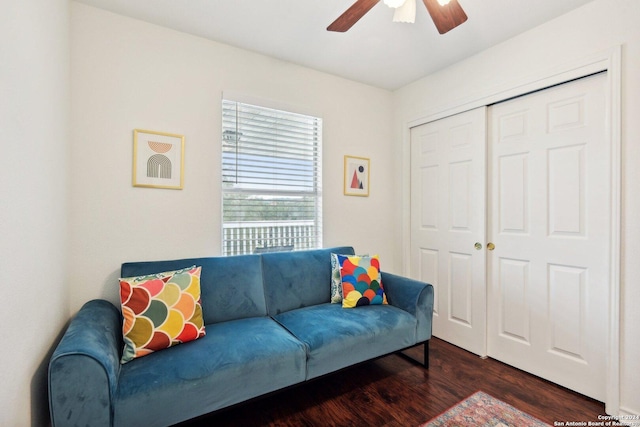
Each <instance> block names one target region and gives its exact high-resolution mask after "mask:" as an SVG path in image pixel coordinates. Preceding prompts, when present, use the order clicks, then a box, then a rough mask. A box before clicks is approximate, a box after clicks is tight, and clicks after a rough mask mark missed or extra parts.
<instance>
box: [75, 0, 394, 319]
mask: <svg viewBox="0 0 640 427" xmlns="http://www.w3.org/2000/svg"><path fill="white" fill-rule="evenodd" d="M71 12H72V13H71V17H72V21H71V70H72V90H71V93H72V121H71V123H72V138H71V165H72V166H71V208H70V224H71V233H70V239H71V245H70V247H71V267H70V275H71V277H70V282H69V286H70V287H71V308H72V310H77V309H78V308H79V307H80V305H81V304H82V303H84V302H85V301H87V300H89V299H91V298H106V299H108V300H111V301H114V302H115V301H117V296H118V293H117V286H118V282H117V277H118V271H119V267H120V264H121V263H122V262H124V261H136V260H151V259H172V258H182V257H197V256H215V255H219V254H220V252H221V242H220V238H221V236H220V234H221V232H220V228H221V215H220V209H221V208H220V176H221V172H220V134H221V102H220V100H221V94H222V92H223V91H232V92H235V93H240V94H245V95H247V96H249V97H253V98H259V99H265V100H268V102H274V103H277V104H279V105H286V106H291V107H292V108H294V109H300V110H301V111H304V112H311V113H314V114H317V115H320V116H321V117H322V118H323V119H324V129H323V131H324V147H323V162H324V167H323V192H324V246H333V245H340V244H347V245H353V246H354V247H355V248H356V250H357V251H362V252H369V253H373V252H375V253H380V255H381V257H382V258H381V259H382V262H383V268H386V269H388V270H391V271H393V270H394V269H395V267H396V266H395V260H394V257H395V254H396V253H397V251H395V247H394V243H395V242H396V240H397V239H395V238H394V234H393V227H392V226H391V224H392V219H393V211H394V206H393V205H392V204H390V203H389V202H388V201H389V200H391V199H392V198H393V194H394V191H395V189H394V188H393V170H392V168H391V167H390V166H391V164H390V162H389V159H390V158H392V148H391V144H390V141H391V134H392V125H391V115H392V111H391V106H392V94H391V92H389V91H386V90H381V89H376V88H373V87H370V86H366V85H363V84H360V83H355V82H352V81H348V80H344V79H341V78H337V77H335V76H331V75H328V74H324V73H320V72H316V71H312V70H310V69H307V68H303V67H299V66H296V65H293V64H290V63H286V62H282V61H278V60H275V59H273V58H269V57H265V56H261V55H257V54H254V53H250V52H247V51H244V50H240V49H236V48H233V47H230V46H227V45H223V44H220V43H215V42H212V41H209V40H205V39H201V38H198V37H194V36H191V35H187V34H184V33H180V32H176V31H173V30H169V29H166V28H162V27H159V26H154V25H151V24H147V23H143V22H140V21H136V20H133V19H129V18H125V17H122V16H119V15H115V14H112V13H109V12H105V11H102V10H99V9H96V8H92V7H89V6H85V5H81V4H78V3H72V6H71ZM136 128H141V129H151V130H157V131H164V132H171V133H178V134H183V135H185V150H186V154H185V186H184V190H181V191H176V190H159V189H145V188H134V187H132V185H131V164H132V131H133V129H136ZM345 154H350V155H356V156H363V157H370V158H371V170H372V175H371V196H370V197H368V198H363V197H346V196H344V195H343V191H342V183H343V156H344V155H345Z"/></svg>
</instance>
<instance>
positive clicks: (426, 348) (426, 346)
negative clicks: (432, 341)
mask: <svg viewBox="0 0 640 427" xmlns="http://www.w3.org/2000/svg"><path fill="white" fill-rule="evenodd" d="M423 365H424V368H425V369H429V340H426V341H425V342H424V363H423Z"/></svg>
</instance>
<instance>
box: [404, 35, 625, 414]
mask: <svg viewBox="0 0 640 427" xmlns="http://www.w3.org/2000/svg"><path fill="white" fill-rule="evenodd" d="M621 70H622V46H620V45H617V46H614V47H613V48H611V49H609V50H606V51H603V52H598V53H595V54H593V55H590V56H588V57H585V58H582V59H578V60H574V61H571V62H569V63H567V64H562V65H559V66H556V67H553V68H550V69H548V70H546V71H543V72H539V73H537V74H534V75H530V76H524V77H521V78H520V79H518V80H515V81H512V82H509V83H505V84H504V85H502V86H500V87H495V88H489V89H488V90H487V92H486V93H481V94H479V95H476V96H473V97H470V98H468V99H462V100H458V101H454V102H453V103H450V104H449V105H447V104H443V105H442V106H439V107H437V108H436V109H435V110H433V111H432V112H428V113H425V114H423V115H420V116H418V117H415V118H412V119H409V120H404V121H403V123H402V146H403V147H404V148H403V150H402V166H403V167H402V170H403V177H402V179H403V182H404V183H405V184H406V185H404V186H403V187H404V188H409V186H410V184H411V179H410V168H409V166H410V165H411V159H410V148H411V147H410V143H411V139H410V130H411V128H412V127H415V126H419V125H422V124H425V123H429V122H432V121H435V120H438V119H442V118H445V117H448V116H451V115H454V114H458V113H461V112H464V111H467V110H472V109H474V108H478V107H483V106H489V105H491V104H495V103H497V102H501V101H506V100H507V99H510V98H513V97H517V96H522V95H526V94H528V93H531V92H535V91H538V90H541V89H545V88H547V87H550V86H554V85H558V84H562V83H566V82H569V81H571V80H575V79H578V78H582V77H586V76H589V75H592V74H595V73H599V72H602V71H606V72H607V75H606V76H607V87H606V107H605V108H606V110H605V111H606V118H605V119H606V126H607V135H608V138H609V142H610V144H611V177H610V185H611V195H612V197H611V205H610V207H609V209H610V217H611V227H610V231H609V235H610V248H611V255H610V260H609V265H610V271H609V280H610V289H609V319H608V328H607V329H608V332H609V337H608V338H609V341H608V348H607V354H606V369H607V373H606V380H605V382H606V384H605V387H606V391H605V396H606V398H605V402H604V403H605V410H606V412H607V413H608V414H614V415H616V414H619V413H620V259H621V258H620V223H621ZM402 206H403V212H404V215H403V218H402V220H403V225H402V239H403V243H402V248H403V249H402V250H403V257H402V258H403V266H402V268H403V271H404V272H405V274H409V272H410V271H411V270H410V267H411V266H410V264H409V263H410V259H411V257H410V249H411V248H410V242H411V233H410V227H411V221H410V212H411V199H410V193H409V192H407V191H406V190H405V191H404V192H403V194H402Z"/></svg>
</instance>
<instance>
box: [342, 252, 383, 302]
mask: <svg viewBox="0 0 640 427" xmlns="http://www.w3.org/2000/svg"><path fill="white" fill-rule="evenodd" d="M338 260H339V262H340V265H341V266H342V267H341V269H340V276H341V278H342V307H343V308H353V307H358V306H361V305H374V304H387V296H386V295H385V293H384V288H383V287H382V278H381V275H380V259H379V258H378V256H377V255H374V256H345V255H338Z"/></svg>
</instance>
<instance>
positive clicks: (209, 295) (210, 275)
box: [120, 255, 267, 325]
mask: <svg viewBox="0 0 640 427" xmlns="http://www.w3.org/2000/svg"><path fill="white" fill-rule="evenodd" d="M192 265H196V266H202V272H201V274H200V291H201V301H202V313H203V317H204V323H205V325H207V324H211V323H218V322H224V321H227V320H235V319H243V318H247V317H256V316H266V315H267V308H266V302H265V296H264V287H263V285H262V277H263V274H262V263H261V261H260V255H238V256H229V257H212V258H191V259H181V260H173V261H149V262H128V263H125V264H122V269H121V272H120V274H121V276H120V277H132V276H142V275H146V274H153V273H158V272H162V271H169V270H178V269H181V268H186V267H190V266H192Z"/></svg>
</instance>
